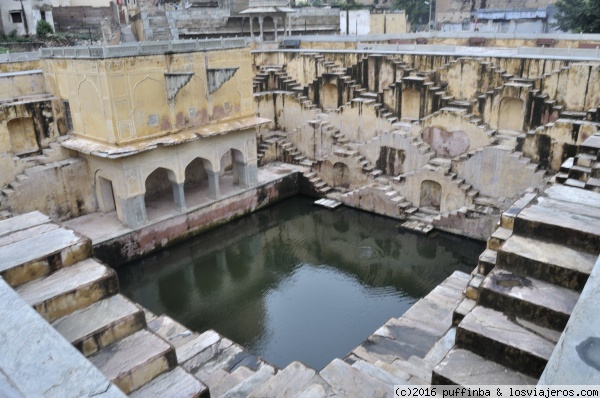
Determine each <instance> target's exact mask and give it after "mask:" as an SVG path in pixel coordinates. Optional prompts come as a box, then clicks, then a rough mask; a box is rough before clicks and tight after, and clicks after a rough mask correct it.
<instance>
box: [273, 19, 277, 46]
mask: <svg viewBox="0 0 600 398" xmlns="http://www.w3.org/2000/svg"><path fill="white" fill-rule="evenodd" d="M273 26H275V41H277V17H275V18H273Z"/></svg>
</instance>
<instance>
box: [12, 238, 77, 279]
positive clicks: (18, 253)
mask: <svg viewBox="0 0 600 398" xmlns="http://www.w3.org/2000/svg"><path fill="white" fill-rule="evenodd" d="M83 241H85V238H82V237H80V236H78V235H77V234H76V233H75V232H74V231H71V230H68V229H64V228H59V229H52V230H50V231H48V232H46V233H43V234H37V235H34V236H32V237H30V238H28V239H22V240H20V241H17V242H14V243H12V244H9V245H5V246H1V247H0V272H2V271H5V270H7V269H9V268H12V267H15V266H18V265H21V264H23V263H28V262H30V261H34V260H39V259H43V258H46V257H48V256H50V255H52V254H55V253H58V252H60V251H61V250H63V249H65V248H67V247H69V246H73V245H76V244H78V243H80V242H83Z"/></svg>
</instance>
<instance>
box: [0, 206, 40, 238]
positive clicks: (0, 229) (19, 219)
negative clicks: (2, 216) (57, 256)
mask: <svg viewBox="0 0 600 398" xmlns="http://www.w3.org/2000/svg"><path fill="white" fill-rule="evenodd" d="M48 222H50V217H48V216H47V215H45V214H42V213H40V212H39V211H32V212H31V213H26V214H21V215H18V216H14V217H11V218H8V219H6V220H2V221H0V238H1V237H4V236H6V235H11V234H13V233H15V232H17V231H21V230H24V229H28V228H31V227H34V226H36V225H41V224H45V223H48Z"/></svg>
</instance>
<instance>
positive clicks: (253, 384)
mask: <svg viewBox="0 0 600 398" xmlns="http://www.w3.org/2000/svg"><path fill="white" fill-rule="evenodd" d="M274 374H275V369H274V368H273V367H272V366H270V365H263V366H261V368H260V369H258V370H257V371H256V372H255V373H254V374H253V375H251V376H250V377H248V378H246V379H245V380H244V381H242V382H241V383H239V384H238V385H236V386H235V387H233V388H232V389H230V390H229V391H227V392H226V393H225V394H223V395H221V397H222V398H239V397H248V396H250V395H252V394H253V393H254V392H255V391H256V390H258V389H260V388H261V387H262V386H263V385H264V384H265V383H267V382H268V381H269V380H270V379H272V378H273V375H274ZM211 396H213V395H212V394H211Z"/></svg>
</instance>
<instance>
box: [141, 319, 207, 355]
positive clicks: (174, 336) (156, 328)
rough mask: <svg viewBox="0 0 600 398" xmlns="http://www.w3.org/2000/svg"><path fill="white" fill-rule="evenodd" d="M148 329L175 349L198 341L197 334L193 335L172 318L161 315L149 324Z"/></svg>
mask: <svg viewBox="0 0 600 398" xmlns="http://www.w3.org/2000/svg"><path fill="white" fill-rule="evenodd" d="M148 329H150V330H151V331H153V332H154V333H156V334H157V335H159V336H160V337H162V338H163V339H165V340H167V341H168V342H169V344H171V345H172V346H173V347H175V349H177V348H179V347H181V346H183V345H185V344H186V343H188V342H190V341H192V340H194V339H196V338H197V337H198V334H197V333H193V332H192V331H190V330H189V329H188V328H186V327H185V326H183V325H182V324H180V323H179V322H177V321H175V320H173V319H172V318H170V317H168V316H166V315H161V316H159V317H157V318H156V319H154V320H152V321H151V322H148Z"/></svg>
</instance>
